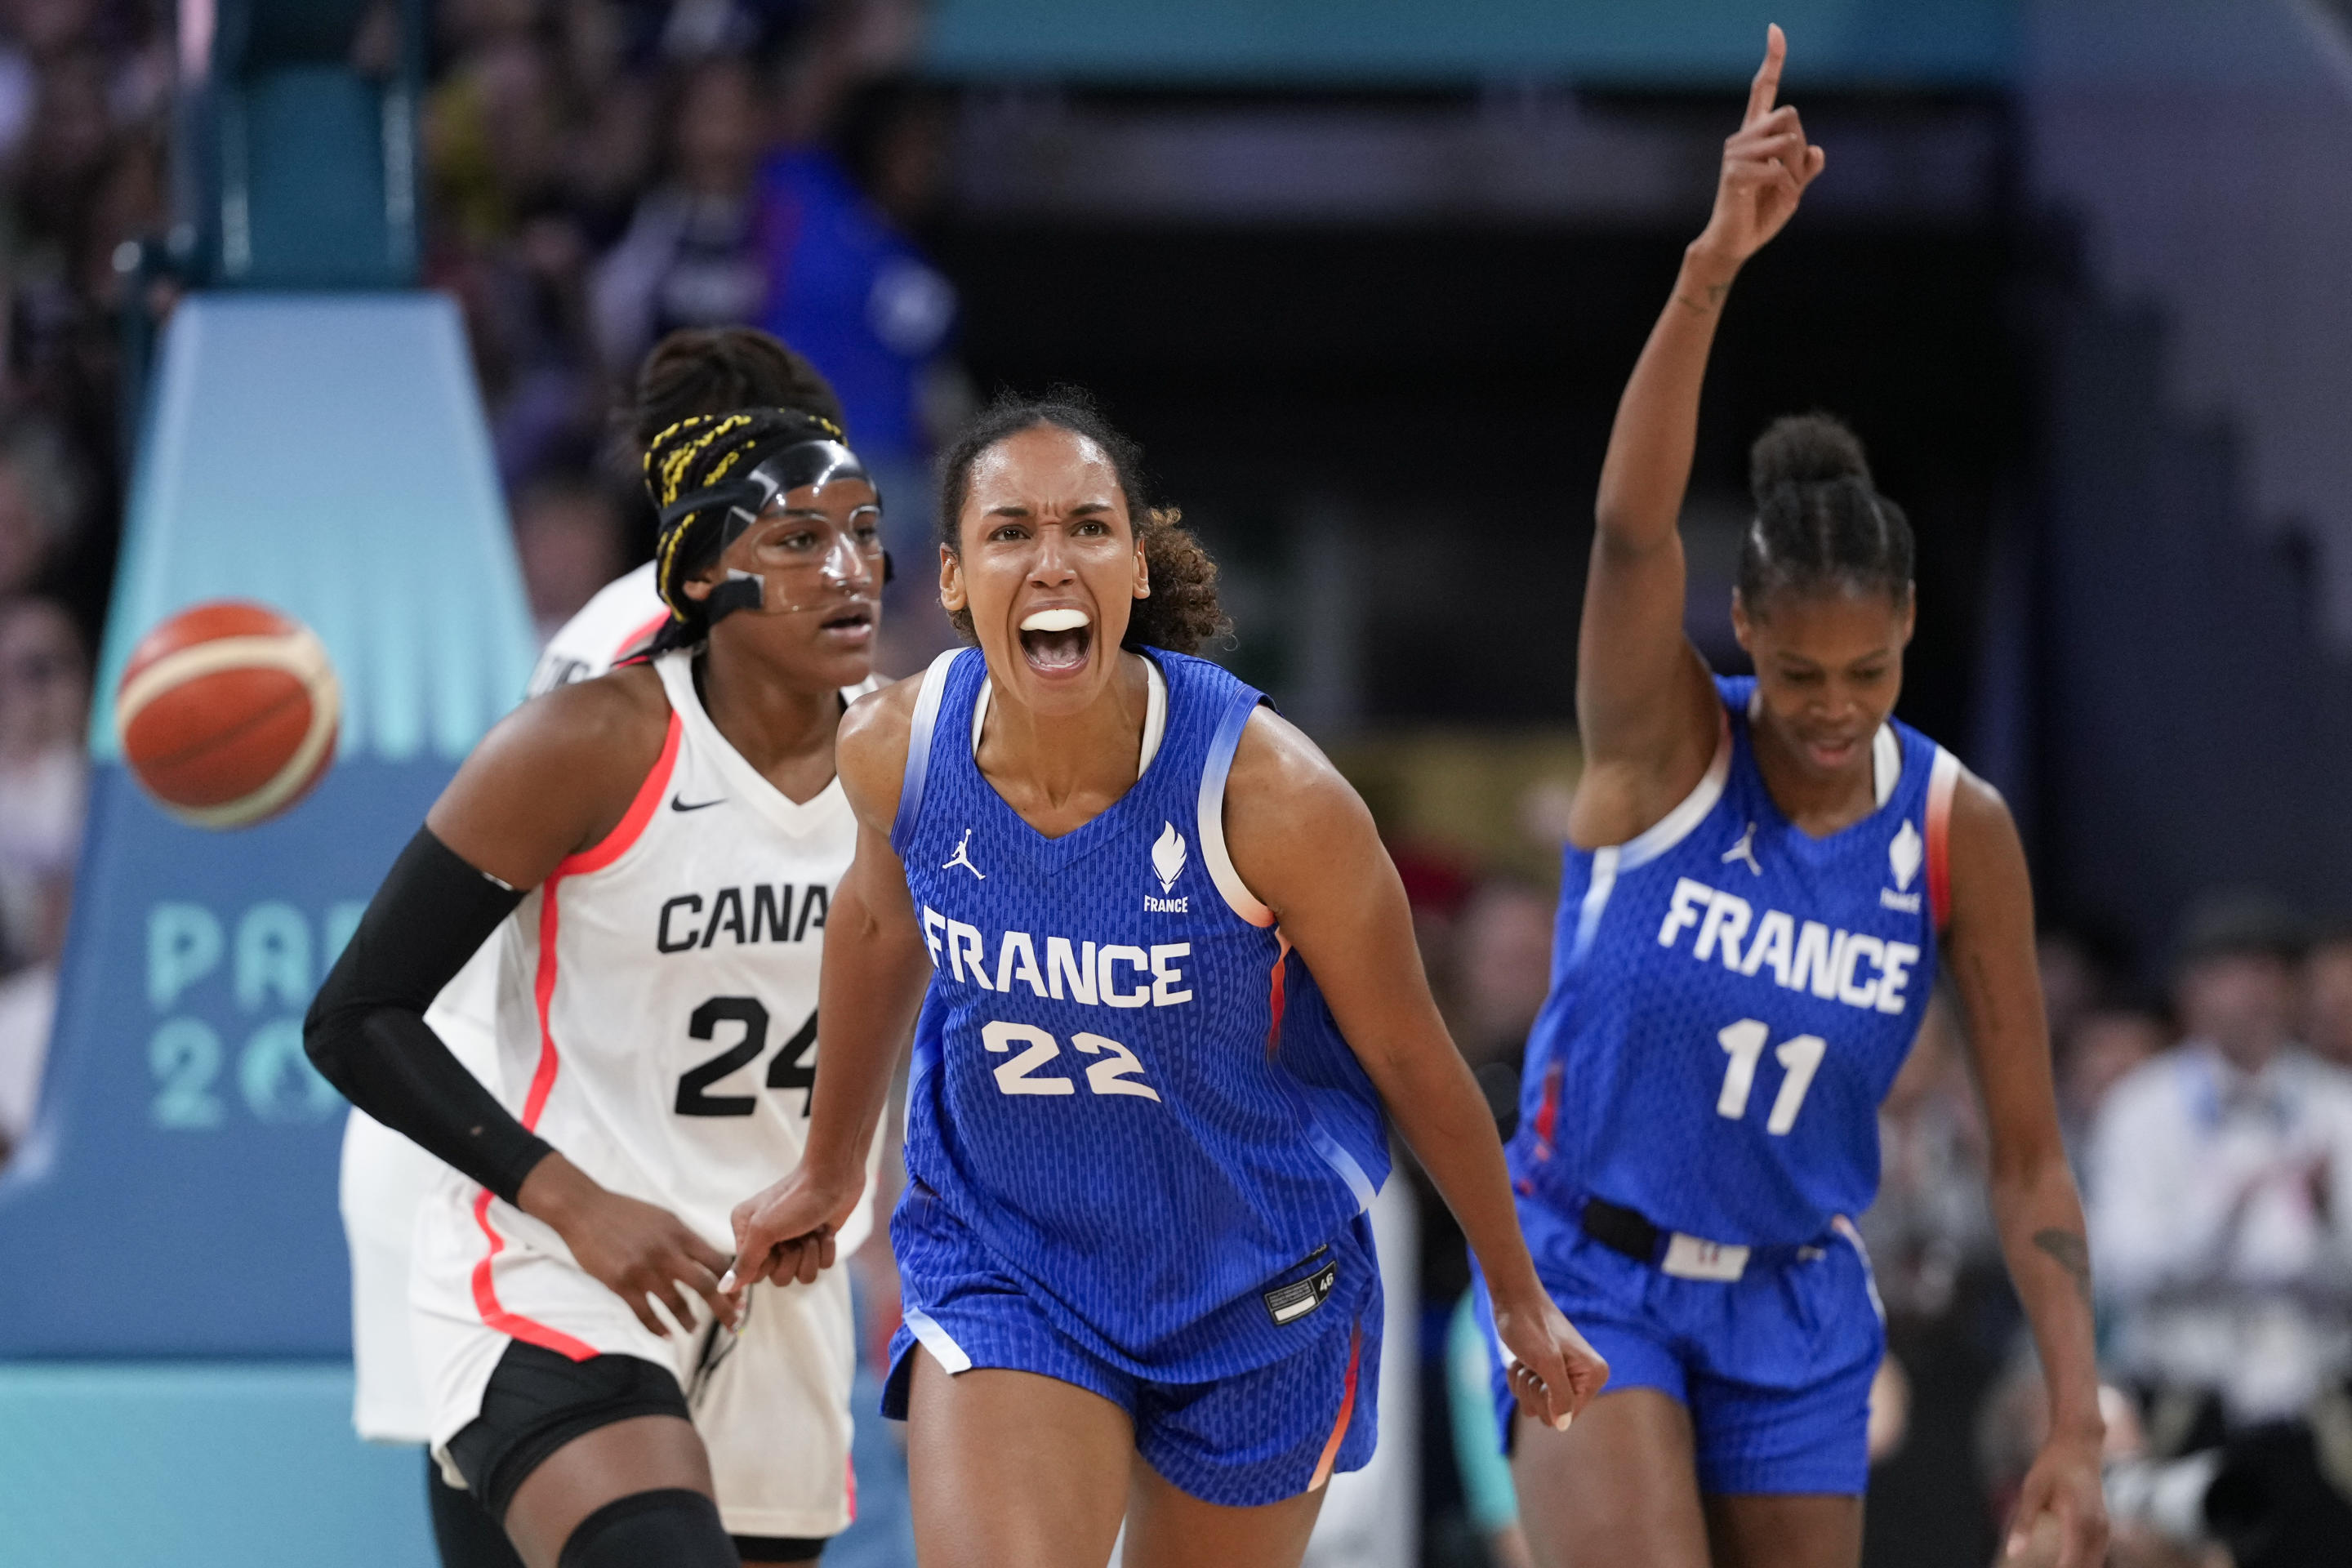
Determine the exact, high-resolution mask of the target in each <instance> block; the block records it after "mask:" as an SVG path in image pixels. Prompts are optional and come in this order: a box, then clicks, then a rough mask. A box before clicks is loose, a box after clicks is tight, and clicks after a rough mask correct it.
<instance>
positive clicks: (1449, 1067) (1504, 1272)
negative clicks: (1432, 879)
mask: <svg viewBox="0 0 2352 1568" xmlns="http://www.w3.org/2000/svg"><path fill="white" fill-rule="evenodd" d="M1225 834H1226V839H1227V843H1228V845H1229V847H1230V848H1231V851H1232V854H1233V858H1234V870H1235V871H1236V872H1238V873H1239V874H1240V876H1241V879H1242V881H1243V883H1244V885H1245V886H1246V887H1248V888H1249V889H1250V890H1251V891H1252V892H1253V893H1255V894H1256V895H1257V897H1258V898H1259V899H1260V900H1263V901H1264V902H1265V905H1266V907H1267V908H1269V909H1271V910H1274V911H1275V914H1276V918H1277V919H1278V920H1279V921H1280V922H1281V927H1282V931H1283V933H1284V934H1285V935H1286V936H1287V937H1288V938H1289V939H1290V942H1291V945H1292V946H1293V947H1295V948H1297V951H1298V953H1299V955H1300V956H1301V957H1302V958H1304V959H1305V960H1306V961H1307V968H1308V969H1310V970H1312V971H1313V972H1314V974H1315V980H1316V984H1318V985H1319V986H1320V987H1321V988H1322V992H1323V995H1324V999H1325V1000H1326V1001H1328V1003H1329V1004H1330V1006H1331V1014H1332V1016H1333V1017H1334V1018H1335V1019H1336V1020H1337V1021H1338V1023H1339V1032H1340V1034H1341V1035H1342V1036H1344V1037H1346V1039H1347V1041H1348V1044H1349V1047H1350V1048H1351V1049H1353V1050H1354V1052H1355V1053H1356V1058H1357V1060H1359V1061H1360V1062H1361V1063H1362V1064H1363V1067H1364V1071H1365V1072H1366V1074H1368V1075H1369V1076H1370V1079H1371V1080H1372V1084H1373V1087H1375V1088H1376V1089H1379V1090H1380V1093H1381V1100H1382V1101H1384V1102H1385V1103H1386V1105H1387V1107H1388V1111H1389V1115H1390V1116H1391V1118H1392V1119H1393V1120H1394V1121H1395V1122H1396V1125H1397V1130H1398V1131H1400V1132H1402V1134H1403V1135H1404V1141H1405V1142H1406V1143H1407V1144H1408V1145H1410V1146H1411V1147H1412V1152H1413V1154H1414V1155H1415V1157H1417V1158H1418V1159H1419V1160H1420V1161H1421V1163H1422V1166H1423V1169H1425V1170H1426V1171H1428V1172H1429V1174H1430V1178H1431V1179H1432V1180H1433V1181H1434V1182H1435V1183H1436V1184H1437V1190H1438V1191H1439V1192H1440V1193H1441V1194H1444V1198H1445V1202H1446V1206H1448V1207H1449V1208H1451V1209H1452V1210H1453V1211H1454V1218H1455V1219H1457V1220H1458V1221H1460V1222H1461V1225H1462V1230H1463V1233H1464V1234H1465V1236H1467V1237H1469V1239H1470V1247H1471V1250H1472V1251H1474V1252H1475V1253H1476V1254H1477V1256H1478V1262H1479V1265H1480V1267H1481V1268H1484V1269H1485V1270H1486V1283H1487V1286H1488V1289H1489V1290H1490V1292H1491V1294H1492V1296H1493V1299H1494V1306H1495V1326H1496V1331H1498V1332H1499V1333H1500V1334H1501V1335H1502V1338H1503V1342H1504V1343H1505V1344H1506V1345H1507V1346H1508V1347H1509V1348H1510V1351H1511V1353H1512V1354H1513V1356H1515V1357H1516V1358H1517V1363H1518V1370H1517V1372H1516V1373H1514V1377H1513V1384H1514V1392H1515V1393H1517V1394H1518V1396H1519V1400H1520V1403H1521V1405H1522V1406H1523V1407H1524V1408H1525V1409H1526V1410H1527V1412H1528V1414H1529V1415H1532V1416H1534V1417H1535V1418H1536V1419H1537V1420H1539V1421H1547V1422H1550V1423H1551V1424H1553V1425H1555V1426H1566V1425H1567V1424H1568V1420H1569V1417H1570V1416H1571V1415H1574V1414H1575V1413H1576V1412H1577V1411H1579V1410H1581V1409H1582V1408H1583V1407H1584V1405H1585V1404H1586V1402H1587V1401H1589V1400H1590V1399H1591V1398H1592V1396H1593V1395H1594V1394H1598V1393H1600V1392H1601V1384H1603V1383H1605V1382H1606V1381H1607V1380H1608V1376H1609V1368H1608V1363H1605V1362H1603V1361H1602V1360H1601V1357H1600V1356H1599V1355H1598V1354H1596V1353H1595V1352H1593V1349H1592V1347H1591V1345H1588V1344H1586V1343H1585V1342H1584V1340H1583V1338H1582V1336H1581V1335H1580V1334H1578V1333H1577V1331H1575V1329H1573V1328H1572V1327H1570V1324H1569V1322H1568V1320H1567V1319H1565V1318H1563V1317H1562V1316H1560V1313H1559V1309H1558V1308H1557V1307H1555V1306H1553V1305H1552V1302H1551V1299H1550V1297H1549V1295H1548V1294H1546V1292H1545V1290H1544V1289H1543V1286H1542V1284H1541V1283H1540V1282H1539V1281H1538V1279H1536V1272H1535V1264H1534V1263H1533V1261H1531V1260H1530V1259H1529V1258H1528V1248H1527V1243H1526V1241H1525V1240H1524V1239H1523V1238H1522V1237H1521V1236H1520V1234H1519V1221H1518V1215H1517V1211H1516V1208H1515V1205H1513V1203H1512V1199H1511V1184H1510V1176H1509V1174H1508V1173H1507V1171H1506V1169H1505V1167H1504V1164H1503V1146H1502V1144H1501V1142H1499V1141H1498V1140H1497V1139H1496V1136H1495V1119H1494V1115H1493V1113H1492V1112H1491V1111H1489V1110H1487V1108H1486V1097H1485V1096H1484V1095H1483V1094H1481V1093H1480V1092H1479V1089H1478V1084H1477V1080H1476V1079H1473V1078H1472V1077H1471V1076H1470V1068H1468V1066H1467V1065H1466V1064H1465V1063H1464V1061H1463V1059H1462V1054H1461V1052H1459V1051H1457V1050H1456V1049H1454V1041H1453V1040H1452V1038H1451V1037H1448V1035H1447V1034H1446V1032H1445V1024H1444V1020H1443V1019H1441V1018H1440V1017H1439V1016H1438V1015H1437V1005H1436V1003H1435V1002H1434V1001H1433V1000H1432V999H1431V997H1430V994H1429V982H1428V979H1427V977H1426V976H1425V975H1423V973H1422V967H1421V953H1420V951H1419V949H1418V948H1416V947H1415V946H1414V944H1413V936H1412V911H1411V910H1409V909H1408V908H1407V907H1406V904H1405V896H1404V884H1403V883H1402V881H1401V880H1399V879H1398V877H1397V871H1396V867H1395V865H1394V863H1392V862H1391V860H1390V859H1389V855H1388V851H1387V850H1386V849H1385V848H1383V847H1381V840H1380V835H1379V833H1378V831H1377V830H1376V829H1375V828H1374V827H1373V826H1372V817H1371V813H1370V812H1369V811H1367V810H1366V809H1365V808H1364V803H1363V801H1362V800H1361V799H1360V798H1359V797H1358V795H1357V794H1356V792H1355V791H1354V790H1353V789H1350V788H1349V786H1348V783H1347V781H1346V780H1345V779H1342V778H1341V777H1340V776H1339V773H1338V771H1337V770H1336V769H1334V768H1333V767H1332V766H1331V764H1330V763H1329V762H1328V761H1327V760H1326V759H1325V758H1324V756H1323V754H1322V752H1319V751H1318V750H1316V748H1315V745H1314V743H1313V742H1310V741H1308V740H1307V737H1306V736H1304V735H1302V734H1300V733H1299V732H1298V731H1297V730H1296V729H1295V728H1293V727H1292V726H1291V725H1290V724H1288V723H1287V722H1286V721H1283V720H1282V719H1280V718H1277V717H1276V715H1275V714H1274V713H1272V712H1271V711H1269V710H1259V712H1258V713H1257V714H1256V715H1255V716H1254V717H1253V718H1252V719H1251V720H1250V723H1249V727H1248V728H1247V729H1246V730H1244V731H1243V732H1242V741H1241V745H1240V748H1239V749H1238V750H1237V751H1236V752H1235V753H1234V768H1233V773H1232V775H1231V778H1230V780H1229V782H1228V784H1227V785H1226V792H1225Z"/></svg>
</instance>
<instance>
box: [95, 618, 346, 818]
mask: <svg viewBox="0 0 2352 1568" xmlns="http://www.w3.org/2000/svg"><path fill="white" fill-rule="evenodd" d="M341 711H342V692H341V688H340V687H338V686H337V685H336V683H335V669H334V666H333V665H331V664H330V663H329V662H328V661H327V650H326V647H325V646H324V645H323V644H321V643H320V641H319V638H318V636H317V634H316V633H314V632H312V631H311V630H310V627H308V626H304V625H303V624H302V623H301V622H299V621H297V620H292V619H289V617H287V616H281V615H279V614H278V612H277V611H275V610H273V609H271V608H269V607H268V605H256V604H251V603H248V602H246V601H243V600H237V599H215V600H213V601H212V602H211V603H209V604H203V605H192V606H191V607H189V608H187V609H184V610H182V611H181V612H180V613H179V614H178V615H176V616H173V617H172V618H171V619H170V620H167V621H165V622H164V623H163V625H161V626H157V627H156V628H155V629H154V630H153V631H152V632H149V633H148V634H147V635H146V637H143V638H142V639H141V641H140V644H139V646H138V647H135V648H133V649H131V662H130V663H129V664H128V665H126V666H125V667H124V668H123V671H122V683H121V685H120V686H118V687H116V688H115V692H114V728H115V732H116V733H117V734H118V735H120V736H121V739H122V757H123V760H124V761H125V762H127V763H130V764H131V773H133V774H135V775H137V777H138V780H139V782H140V783H141V784H144V785H146V786H147V793H148V794H150V795H153V796H154V797H155V799H156V802H157V803H158V804H159V805H162V806H163V809H164V810H166V811H168V812H170V813H171V814H172V815H173V816H176V817H178V818H179V819H180V820H181V821H183V822H185V823H189V824H192V825H194V826H197V827H243V826H247V825H248V824H250V823H256V822H259V821H261V820H262V819H263V818H265V817H270V816H276V815H278V813H279V812H281V811H284V810H285V809H286V808H287V807H288V806H290V805H293V804H294V803H295V802H296V801H298V800H299V799H301V798H302V796H303V795H304V794H306V793H307V792H308V791H309V790H310V786H311V785H312V784H317V783H318V782H319V780H320V777H321V776H322V775H323V774H324V773H326V771H327V764H328V763H330V762H331V761H332V760H333V757H334V752H335V727H336V723H337V721H338V719H339V718H340V716H341Z"/></svg>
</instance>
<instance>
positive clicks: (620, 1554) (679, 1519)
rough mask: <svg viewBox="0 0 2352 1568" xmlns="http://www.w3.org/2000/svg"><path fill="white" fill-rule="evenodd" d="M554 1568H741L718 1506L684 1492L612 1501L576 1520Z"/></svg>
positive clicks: (653, 1493) (670, 1490) (645, 1494)
mask: <svg viewBox="0 0 2352 1568" xmlns="http://www.w3.org/2000/svg"><path fill="white" fill-rule="evenodd" d="M556 1568H743V1560H742V1559H741V1558H740V1557H739V1556H737V1555H736V1554H735V1542H733V1541H732V1540H731V1539H730V1538H729V1536H728V1534H727V1527H726V1526H725V1525H724V1524H721V1523H720V1522H719V1505H718V1504H717V1503H715V1502H713V1501H711V1500H709V1498H707V1497H704V1496H703V1495H702V1494H701V1493H700V1492H690V1491H688V1490H687V1489H685V1488H683V1487H670V1488H666V1489H663V1490H660V1491H650V1492H632V1493H630V1494H629V1495H628V1496H627V1497H625V1498H615V1499H614V1500H612V1501H611V1502H608V1503H606V1504H605V1505H604V1507H603V1508H600V1509H598V1510H596V1511H595V1512H594V1513H592V1514H590V1515H589V1516H588V1517H587V1518H586V1519H583V1520H582V1521H580V1523H579V1525H578V1527H577V1528H575V1529H574V1530H573V1531H572V1536H571V1539H570V1540H568V1541H566V1542H564V1543H563V1552H562V1555H561V1556H560V1557H558V1558H557V1559H556Z"/></svg>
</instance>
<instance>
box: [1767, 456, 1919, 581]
mask: <svg viewBox="0 0 2352 1568" xmlns="http://www.w3.org/2000/svg"><path fill="white" fill-rule="evenodd" d="M1748 489H1750V491H1752V492H1753V493H1754V495H1755V498H1756V520H1755V521H1753V522H1751V523H1750V524H1748V532H1747V535H1746V536H1745V537H1744V538H1743V539H1742V540H1741V541H1740V544H1739V597H1740V600H1741V602H1742V603H1743V604H1745V605H1747V606H1748V613H1749V614H1751V615H1754V614H1759V613H1761V609H1762V605H1763V603H1764V600H1765V598H1766V597H1767V596H1768V595H1772V594H1776V593H1779V592H1781V591H1782V590H1785V589H1794V590H1796V591H1797V592H1799V593H1801V594H1813V593H1820V592H1822V591H1824V590H1830V589H1842V590H1844V591H1847V592H1857V593H1878V594H1885V595H1886V596H1887V597H1888V598H1890V599H1892V600H1894V601H1895V605H1896V606H1897V607H1898V608H1900V607H1901V606H1903V605H1908V604H1909V603H1910V602H1911V574H1912V555H1913V550H1912V541H1911V524H1910V522H1909V521H1907V520H1906V518H1905V517H1904V515H1903V509H1902V508H1901V507H1898V506H1896V505H1895V503H1894V502H1893V501H1891V500H1887V499H1886V498H1885V496H1883V495H1880V494H1879V493H1878V489H1877V487H1876V486H1875V485H1874V484H1873V483H1872V482H1871V478H1870V462H1869V459H1867V458H1864V456H1863V451H1862V442H1861V440H1860V439H1859V438H1858V437H1855V435H1854V433H1853V431H1852V430H1850V429H1848V428H1847V427H1846V426H1845V425H1844V423H1843V421H1841V420H1839V419H1837V418H1835V417H1833V416H1831V415H1827V414H1792V415H1789V416H1784V417H1782V418H1780V419H1776V420H1774V421H1773V422H1772V423H1771V425H1770V426H1769V427H1768V428H1767V429H1766V430H1765V432H1764V434H1763V435H1761V436H1759V437H1757V438H1756V445H1755V446H1754V447H1750V448H1749V450H1748Z"/></svg>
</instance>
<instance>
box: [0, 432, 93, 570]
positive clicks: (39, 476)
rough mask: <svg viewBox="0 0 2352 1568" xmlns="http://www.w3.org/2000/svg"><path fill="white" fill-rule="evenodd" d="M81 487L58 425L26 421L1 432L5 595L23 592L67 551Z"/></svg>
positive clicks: (0, 565)
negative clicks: (57, 429)
mask: <svg viewBox="0 0 2352 1568" xmlns="http://www.w3.org/2000/svg"><path fill="white" fill-rule="evenodd" d="M80 490H81V487H80V484H79V481H78V479H77V478H76V476H75V471H74V466H73V464H72V462H71V460H70V459H69V458H68V455H67V452H66V448H65V442H64V441H63V439H62V438H61V437H59V436H58V433H57V431H56V430H55V428H54V427H52V426H48V425H47V424H43V423H38V422H35V421H32V420H20V421H18V422H17V423H16V425H14V426H11V427H9V428H8V429H7V430H6V431H5V433H0V598H5V597H7V596H9V595H16V594H21V593H23V592H24V591H25V590H26V588H28V587H30V586H32V585H33V584H35V583H36V582H37V581H38V580H39V578H40V576H41V574H42V571H43V569H44V568H45V567H46V566H47V565H48V564H49V563H50V561H51V560H52V559H53V558H54V557H55V556H57V555H58V554H60V553H62V552H63V550H64V548H65V546H66V545H67V544H68V542H69V541H70V540H71V538H72V535H73V532H74V528H75V525H76V523H77V521H79V514H80V510H81V494H80Z"/></svg>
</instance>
